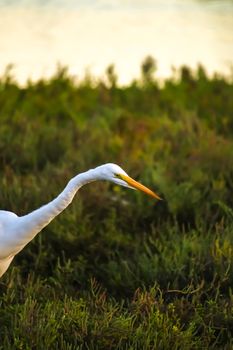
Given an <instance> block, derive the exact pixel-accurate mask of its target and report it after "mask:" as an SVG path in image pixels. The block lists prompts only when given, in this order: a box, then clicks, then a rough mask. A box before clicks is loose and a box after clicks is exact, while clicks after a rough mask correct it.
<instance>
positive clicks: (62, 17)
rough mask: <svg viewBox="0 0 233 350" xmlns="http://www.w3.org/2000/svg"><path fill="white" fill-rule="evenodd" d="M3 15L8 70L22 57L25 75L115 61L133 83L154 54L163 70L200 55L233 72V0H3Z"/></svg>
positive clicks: (212, 66)
mask: <svg viewBox="0 0 233 350" xmlns="http://www.w3.org/2000/svg"><path fill="white" fill-rule="evenodd" d="M0 18H1V19H0V33H1V34H0V71H1V73H2V72H3V71H4V68H5V67H6V65H7V64H9V63H12V64H14V74H15V76H16V77H17V79H18V80H19V81H20V82H22V83H23V82H25V81H26V80H27V79H28V78H29V77H30V78H32V79H38V78H39V77H41V76H50V75H51V74H52V73H53V72H54V71H55V69H56V65H57V63H60V64H62V65H66V66H68V67H69V71H70V72H71V73H72V74H75V75H77V76H78V77H82V76H83V75H84V72H85V69H89V70H90V71H91V72H92V73H93V74H94V75H95V76H102V75H103V74H104V71H105V69H106V67H107V66H108V65H109V64H111V63H114V64H115V66H116V71H117V73H118V75H119V81H120V82H121V83H127V82H129V81H130V80H131V79H133V78H135V77H137V76H138V75H139V73H140V64H141V61H142V60H143V58H144V57H145V56H146V55H152V56H153V57H154V58H156V60H157V62H158V72H157V75H158V76H159V77H165V76H168V75H170V72H171V66H175V67H178V66H180V65H181V64H188V65H190V66H191V67H195V66H196V64H197V63H198V62H200V63H202V64H203V65H204V66H205V67H206V68H207V71H209V72H213V71H220V72H223V73H229V71H230V68H229V67H230V65H231V64H232V59H233V35H232V33H233V2H232V1H194V0H190V1H187V0H186V1H184V0H173V1H168V0H163V1H162V0H154V1H152V0H147V1H145V0H143V1H142V0H131V1H130V0H117V1H116V0H115V1H114V0H111V1H104V0H102V1H101V0H89V1H74V0H70V1H69V0H68V1H65V0H57V1H56V0H54V1H33V0H31V1H23V0H22V1H19V0H18V1H17V0H15V1H3V0H0Z"/></svg>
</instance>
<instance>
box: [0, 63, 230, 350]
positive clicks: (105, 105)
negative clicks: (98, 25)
mask: <svg viewBox="0 0 233 350" xmlns="http://www.w3.org/2000/svg"><path fill="white" fill-rule="evenodd" d="M155 71H156V64H155V61H154V59H153V58H152V57H147V58H146V59H145V60H144V62H143V63H142V66H141V78H140V79H139V80H138V81H136V80H135V81H133V82H132V83H130V84H129V85H128V86H124V87H122V86H118V84H117V74H116V72H115V69H114V66H113V65H111V66H109V67H108V68H107V70H106V75H105V76H104V77H103V78H102V79H101V80H97V79H94V78H93V77H91V76H87V77H86V78H85V79H84V80H83V81H79V80H75V79H74V78H72V77H70V76H69V74H68V72H67V69H66V68H63V67H58V70H57V73H56V74H55V76H53V77H52V78H51V79H49V80H45V79H41V80H40V81H38V82H35V83H34V82H30V81H29V82H28V83H27V85H26V86H25V87H20V86H19V85H18V84H17V82H16V81H15V80H14V77H13V75H12V73H11V69H10V68H9V67H8V68H7V69H6V72H5V74H4V75H3V76H2V77H1V79H0V165H1V166H0V175H1V176H0V187H1V191H0V201H1V203H2V204H1V208H2V209H5V210H12V211H14V212H16V213H17V214H18V215H23V214H25V213H27V212H29V211H31V210H33V209H35V208H37V207H39V206H41V205H42V204H44V203H46V202H48V201H50V200H51V199H52V198H53V197H54V196H56V195H57V194H58V193H59V192H60V191H61V190H62V189H63V188H64V186H65V184H66V183H67V182H68V180H69V179H70V178H71V177H73V176H74V175H75V174H77V173H79V172H81V171H85V170H87V169H89V168H90V167H95V166H97V165H99V164H101V163H106V162H114V163H117V164H119V165H121V166H122V167H123V168H124V169H125V170H126V171H127V172H128V173H129V174H130V175H131V176H132V177H135V178H136V179H138V180H140V181H141V182H143V183H145V184H146V185H148V186H149V187H151V188H153V189H154V190H156V191H157V192H158V193H159V194H160V195H161V196H162V197H163V198H164V201H162V202H159V203H158V202H156V201H154V200H152V199H150V198H148V197H146V196H144V195H142V194H141V193H137V192H136V191H135V192H134V191H129V190H125V189H123V188H118V187H115V186H113V185H111V184H108V183H93V184H91V185H88V186H87V187H85V188H82V189H81V190H80V191H79V193H78V195H77V198H75V200H74V201H73V203H72V204H71V206H70V207H69V208H68V209H67V210H66V211H64V212H63V213H62V214H61V215H60V216H59V217H58V218H56V220H54V221H53V222H52V223H51V224H50V225H49V226H48V227H47V228H46V229H44V231H43V233H41V234H40V235H38V236H37V237H36V239H34V240H33V241H32V242H31V243H30V244H29V245H28V246H27V247H26V248H25V249H24V251H23V252H21V253H20V254H19V255H18V256H17V257H16V258H15V260H14V262H13V264H12V265H11V267H10V269H9V270H8V272H7V273H6V274H5V275H4V277H3V278H2V279H1V284H0V289H1V294H0V304H1V309H0V349H4V350H5V349H58V348H59V349H96V348H98V349H113V348H114V349H171V348H172V349H214V348H221V349H230V348H231V347H232V346H233V343H232V336H233V334H232V329H233V316H232V315H233V313H232V312H233V297H232V285H233V271H232V258H233V248H232V246H233V245H232V244H233V232H232V229H233V209H232V208H233V197H232V192H233V114H232V113H233V99H232V96H233V85H232V77H227V78H226V77H223V76H221V75H219V74H215V75H214V76H211V77H209V76H208V75H207V73H206V72H205V69H204V68H203V67H202V66H199V67H197V69H196V70H195V71H192V70H190V69H189V68H188V67H181V68H180V69H178V70H176V71H174V74H173V76H172V77H171V78H169V79H167V80H166V81H165V82H164V83H163V84H161V83H159V81H158V80H157V79H156V78H155Z"/></svg>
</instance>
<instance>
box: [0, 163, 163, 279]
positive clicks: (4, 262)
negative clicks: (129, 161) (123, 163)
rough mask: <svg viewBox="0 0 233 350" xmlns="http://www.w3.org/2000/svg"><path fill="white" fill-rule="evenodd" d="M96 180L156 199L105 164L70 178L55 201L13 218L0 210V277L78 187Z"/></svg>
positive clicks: (135, 182) (145, 189)
mask: <svg viewBox="0 0 233 350" xmlns="http://www.w3.org/2000/svg"><path fill="white" fill-rule="evenodd" d="M98 180H108V181H111V182H113V183H115V184H117V185H120V186H124V187H128V188H133V189H138V190H140V191H143V192H145V193H147V194H148V195H150V196H152V197H154V198H156V199H160V197H159V196H158V195H157V194H156V193H155V192H153V191H151V190H150V189H148V188H147V187H145V186H143V185H142V184H140V183H139V182H137V181H135V180H133V179H132V178H131V177H129V176H128V175H127V174H126V172H125V171H124V170H123V169H121V167H119V166H118V165H116V164H112V163H108V164H104V165H101V166H99V167H97V168H95V169H90V170H88V171H86V172H84V173H81V174H79V175H77V176H75V177H73V178H72V179H71V180H70V181H69V182H68V184H67V185H66V187H65V188H64V190H63V191H62V192H61V193H60V194H59V195H58V196H57V197H56V198H55V199H53V200H52V201H51V202H49V203H48V204H46V205H44V206H42V207H40V208H39V209H36V210H34V211H33V212H31V213H29V214H27V215H24V216H17V215H16V214H15V213H12V212H10V211H5V210H0V277H1V276H2V275H3V274H4V273H5V272H6V270H7V269H8V267H9V265H10V263H11V262H12V260H13V258H14V256H15V255H16V254H18V253H19V252H20V251H21V250H22V249H23V248H24V247H25V246H26V245H27V244H28V243H29V242H30V241H31V240H32V239H33V238H34V237H35V236H36V235H37V233H39V232H40V231H41V230H42V229H43V228H44V227H45V226H47V225H48V224H49V223H50V221H52V220H53V219H54V218H55V217H56V216H57V215H58V214H60V213H61V212H62V211H63V210H64V209H65V208H66V207H67V206H68V205H69V204H70V203H71V202H72V200H73V198H74V196H75V194H76V192H77V191H78V190H79V189H80V188H81V187H82V186H84V185H86V184H87V183H90V182H93V181H98Z"/></svg>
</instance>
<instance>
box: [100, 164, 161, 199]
mask: <svg viewBox="0 0 233 350" xmlns="http://www.w3.org/2000/svg"><path fill="white" fill-rule="evenodd" d="M94 171H96V174H97V176H98V179H100V180H107V181H111V182H113V183H114V184H116V185H119V186H124V187H128V188H132V189H136V190H139V191H142V192H144V193H146V194H148V195H150V196H152V197H154V198H156V199H159V200H161V198H160V197H159V196H158V195H157V194H156V193H155V192H153V191H151V190H150V189H149V188H147V187H146V186H144V185H142V184H140V183H139V182H137V181H135V180H134V179H132V178H131V177H130V176H129V175H128V174H127V173H126V172H125V171H124V170H123V169H122V168H121V167H120V166H119V165H117V164H113V163H107V164H104V165H101V166H99V167H97V168H95V169H94Z"/></svg>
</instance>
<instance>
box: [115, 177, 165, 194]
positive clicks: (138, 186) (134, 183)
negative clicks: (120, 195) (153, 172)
mask: <svg viewBox="0 0 233 350" xmlns="http://www.w3.org/2000/svg"><path fill="white" fill-rule="evenodd" d="M119 177H121V179H122V180H124V181H125V182H127V184H128V185H130V186H131V187H134V188H136V189H137V190H139V191H142V192H145V193H146V194H148V195H149V196H151V197H154V198H156V199H158V200H162V198H160V197H159V196H158V195H157V194H156V193H155V192H153V191H151V190H150V189H149V188H147V187H146V186H143V185H142V184H140V183H139V182H137V181H135V180H134V179H132V178H131V177H129V176H127V175H123V174H119Z"/></svg>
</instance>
